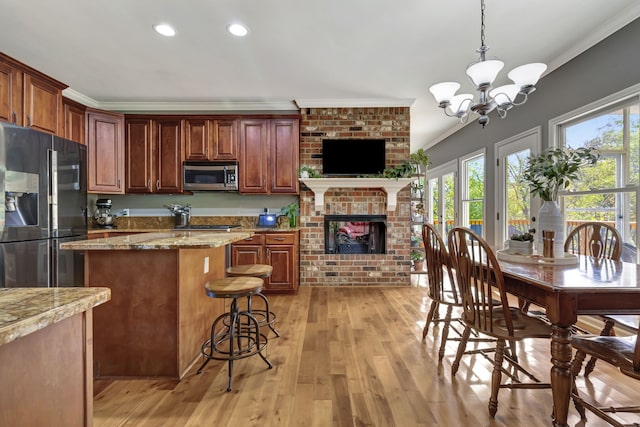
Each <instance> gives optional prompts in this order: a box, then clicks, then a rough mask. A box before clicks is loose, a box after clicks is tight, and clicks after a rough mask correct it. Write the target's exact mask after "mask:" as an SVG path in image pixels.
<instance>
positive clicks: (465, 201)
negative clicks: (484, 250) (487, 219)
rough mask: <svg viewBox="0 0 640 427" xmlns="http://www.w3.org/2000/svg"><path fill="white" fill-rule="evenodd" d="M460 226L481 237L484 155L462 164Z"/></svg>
mask: <svg viewBox="0 0 640 427" xmlns="http://www.w3.org/2000/svg"><path fill="white" fill-rule="evenodd" d="M463 168H464V169H463V172H464V173H463V177H464V179H465V182H463V183H462V185H463V188H464V194H463V198H462V203H461V210H462V221H461V224H462V225H463V226H465V227H469V228H471V229H472V230H473V231H475V232H476V233H478V234H479V235H481V236H483V232H484V230H483V221H484V185H485V184H484V155H482V156H478V157H475V158H472V159H469V160H466V161H464V162H463Z"/></svg>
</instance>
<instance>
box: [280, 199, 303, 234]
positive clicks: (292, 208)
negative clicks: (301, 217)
mask: <svg viewBox="0 0 640 427" xmlns="http://www.w3.org/2000/svg"><path fill="white" fill-rule="evenodd" d="M299 212H300V210H299V207H298V203H295V202H294V203H289V204H288V205H287V206H285V207H283V208H282V209H280V215H285V216H286V217H287V218H288V219H289V228H295V227H297V226H298V213H299Z"/></svg>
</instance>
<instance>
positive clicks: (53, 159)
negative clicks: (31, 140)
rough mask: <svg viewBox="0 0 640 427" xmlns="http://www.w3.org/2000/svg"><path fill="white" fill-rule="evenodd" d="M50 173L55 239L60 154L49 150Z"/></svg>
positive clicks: (50, 198) (51, 207) (51, 208)
mask: <svg viewBox="0 0 640 427" xmlns="http://www.w3.org/2000/svg"><path fill="white" fill-rule="evenodd" d="M49 173H50V174H51V187H50V190H49V209H50V212H51V233H52V235H53V237H57V235H58V152H57V151H56V150H49Z"/></svg>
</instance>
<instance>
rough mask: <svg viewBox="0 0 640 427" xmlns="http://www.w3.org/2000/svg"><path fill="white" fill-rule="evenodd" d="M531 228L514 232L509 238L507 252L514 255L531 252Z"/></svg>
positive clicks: (529, 253)
mask: <svg viewBox="0 0 640 427" xmlns="http://www.w3.org/2000/svg"><path fill="white" fill-rule="evenodd" d="M533 241H534V237H533V230H529V231H528V232H526V233H522V234H519V233H515V234H512V235H511V237H510V238H509V242H508V245H509V246H508V248H507V252H509V253H510V254H514V255H531V254H533Z"/></svg>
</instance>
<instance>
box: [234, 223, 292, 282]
mask: <svg viewBox="0 0 640 427" xmlns="http://www.w3.org/2000/svg"><path fill="white" fill-rule="evenodd" d="M298 249H299V233H298V232H297V231H291V232H282V233H270V232H266V233H256V234H255V235H253V236H252V237H250V238H247V239H244V240H241V241H238V242H235V243H233V244H232V245H231V265H233V266H236V265H245V264H268V265H271V266H272V267H273V273H272V274H271V276H270V277H268V278H267V279H265V282H264V286H263V292H264V293H295V292H297V290H298V283H299V277H298V275H299V273H298V271H299V269H298V261H299V256H298Z"/></svg>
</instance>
